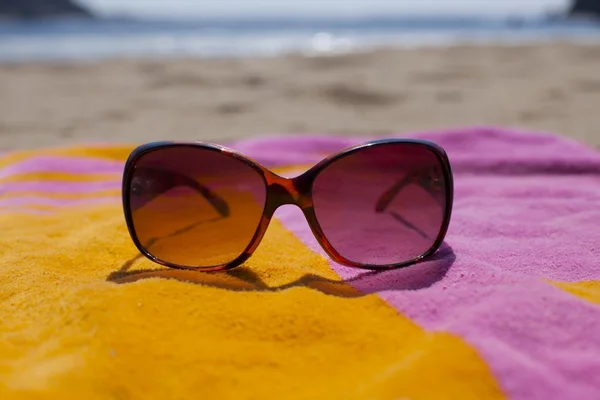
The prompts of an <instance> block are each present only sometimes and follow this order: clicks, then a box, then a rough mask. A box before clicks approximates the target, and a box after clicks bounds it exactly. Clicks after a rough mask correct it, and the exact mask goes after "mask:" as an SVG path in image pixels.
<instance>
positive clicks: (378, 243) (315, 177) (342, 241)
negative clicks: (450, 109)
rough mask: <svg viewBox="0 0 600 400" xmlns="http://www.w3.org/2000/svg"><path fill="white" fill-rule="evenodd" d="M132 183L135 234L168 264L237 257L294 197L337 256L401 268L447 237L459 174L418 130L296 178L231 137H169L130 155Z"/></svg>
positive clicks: (128, 211) (127, 190)
mask: <svg viewBox="0 0 600 400" xmlns="http://www.w3.org/2000/svg"><path fill="white" fill-rule="evenodd" d="M122 193H123V208H124V214H125V219H126V222H127V227H128V230H129V233H130V235H131V238H132V240H133V242H134V243H135V245H136V246H137V248H138V249H139V250H140V252H141V253H142V254H144V255H145V256H146V257H148V258H149V259H150V260H152V261H154V262H156V263H159V264H162V265H164V266H167V267H172V268H180V269H197V270H202V271H218V270H227V269H231V268H234V267H237V266H239V265H240V264H242V263H243V262H244V261H246V260H247V259H248V258H249V257H250V256H251V255H252V253H253V252H254V251H255V250H256V248H257V247H258V245H259V243H260V241H261V240H262V238H263V235H264V234H265V232H266V230H267V227H268V226H269V222H270V220H271V218H272V217H273V214H274V212H275V210H277V208H278V207H280V206H282V205H286V204H293V205H296V206H298V207H299V208H300V209H301V210H302V212H303V213H304V216H305V217H306V220H307V222H308V225H309V226H310V229H311V230H312V232H313V234H314V235H315V237H316V239H317V241H318V242H319V244H320V245H321V246H322V247H323V249H324V250H325V252H326V253H327V254H328V255H329V256H330V257H331V258H332V259H333V260H334V261H335V262H337V263H339V264H343V265H347V266H351V267H359V268H366V269H391V268H398V267H403V266H408V265H411V264H414V263H416V262H418V261H421V260H423V259H424V258H426V257H428V256H430V255H432V254H433V253H435V251H436V250H437V249H438V248H439V247H440V245H441V244H442V242H443V240H444V237H445V235H446V231H447V229H448V225H449V223H450V214H451V211H452V200H453V177H452V171H451V168H450V163H449V160H448V157H447V155H446V153H445V151H444V150H443V149H442V148H441V147H440V146H438V145H437V144H435V143H432V142H429V141H426V140H418V139H385V140H373V141H369V142H367V143H363V144H360V145H356V146H353V147H350V148H347V149H345V150H343V151H341V152H339V153H336V154H334V155H331V156H329V157H327V158H325V159H324V160H322V161H321V162H319V163H318V164H316V165H315V166H313V167H312V168H310V169H308V170H307V171H306V172H304V173H302V174H301V175H298V176H296V177H294V178H285V177H282V176H279V175H277V174H275V173H274V172H272V171H270V170H269V169H267V168H265V167H263V166H261V165H260V164H259V163H257V162H256V161H254V160H252V159H251V158H249V157H247V156H245V155H243V154H241V153H239V152H237V151H235V150H232V149H229V148H227V147H224V146H220V145H216V144H208V143H200V142H191V143H179V142H164V141H163V142H154V143H148V144H144V145H142V146H140V147H137V148H136V149H134V150H133V152H132V153H131V154H130V155H129V158H128V160H127V162H126V165H125V171H124V175H123V192H122Z"/></svg>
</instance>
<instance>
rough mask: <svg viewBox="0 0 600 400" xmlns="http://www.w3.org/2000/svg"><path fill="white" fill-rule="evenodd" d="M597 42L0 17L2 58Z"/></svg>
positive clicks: (570, 28) (395, 24) (446, 27)
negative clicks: (10, 18)
mask: <svg viewBox="0 0 600 400" xmlns="http://www.w3.org/2000/svg"><path fill="white" fill-rule="evenodd" d="M557 39H559V40H565V41H579V42H581V41H583V42H598V43H600V25H599V24H597V23H594V22H592V21H575V20H561V19H542V18H538V19H519V20H516V19H512V20H511V19H493V18H487V19H485V18H460V17H452V18H417V17H410V18H409V17H404V18H403V17H379V18H353V19H350V18H346V19H335V18H315V17H303V18H279V19H277V18H256V17H253V18H245V19H235V18H228V19H227V18H223V19H206V20H200V19H195V20H162V21H161V20H135V19H125V18H122V19H91V20H86V19H73V20H46V21H9V20H5V21H0V62H15V61H16V62H19V61H41V60H43V61H75V60H78V61H85V60H95V59H105V58H117V57H118V58H123V57H125V58H141V57H143V58H157V57H160V58H165V57H237V56H275V55H281V54H286V53H308V54H332V53H333V54H336V53H340V52H349V51H357V50H364V49H369V48H374V47H381V46H386V47H387V46H399V47H423V46H447V45H452V44H489V43H494V44H503V45H518V44H524V43H525V44H526V43H531V42H540V41H547V40H557Z"/></svg>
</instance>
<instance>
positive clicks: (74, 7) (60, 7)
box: [0, 0, 92, 19]
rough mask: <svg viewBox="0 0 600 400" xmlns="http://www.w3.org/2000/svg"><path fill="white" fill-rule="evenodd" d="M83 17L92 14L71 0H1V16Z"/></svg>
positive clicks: (33, 17) (31, 17) (28, 17)
mask: <svg viewBox="0 0 600 400" xmlns="http://www.w3.org/2000/svg"><path fill="white" fill-rule="evenodd" d="M55 17H79V18H81V17H83V18H91V17H92V14H91V13H90V12H89V11H88V10H87V9H85V8H84V7H82V6H80V5H78V4H76V3H74V2H73V1H71V0H0V18H23V19H38V18H55Z"/></svg>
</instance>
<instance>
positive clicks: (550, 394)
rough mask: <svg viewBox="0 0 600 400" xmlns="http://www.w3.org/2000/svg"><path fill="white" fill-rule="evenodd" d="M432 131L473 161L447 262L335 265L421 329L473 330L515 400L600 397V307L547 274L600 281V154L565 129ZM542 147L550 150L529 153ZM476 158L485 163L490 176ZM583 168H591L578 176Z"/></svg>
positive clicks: (460, 185) (296, 220)
mask: <svg viewBox="0 0 600 400" xmlns="http://www.w3.org/2000/svg"><path fill="white" fill-rule="evenodd" d="M432 139H434V140H435V141H437V142H439V143H442V144H444V143H445V144H446V145H445V147H446V148H447V150H448V151H449V154H450V157H451V159H452V160H458V161H457V162H456V165H457V166H458V167H459V168H457V169H458V170H459V171H461V167H463V169H462V172H458V173H456V174H455V179H456V192H455V197H456V202H455V208H454V214H453V220H452V224H451V228H450V231H449V232H448V236H447V244H446V246H445V248H444V249H443V250H442V251H441V252H440V253H439V254H438V255H437V256H436V259H434V260H431V261H427V262H425V263H422V264H420V265H418V266H413V267H410V268H406V269H402V270H395V271H387V272H382V273H379V274H365V273H364V271H361V270H355V269H351V268H347V267H342V266H339V265H336V264H333V263H332V268H333V269H334V270H335V271H336V272H337V273H338V274H339V275H340V276H341V277H342V278H344V279H348V280H351V281H349V283H350V284H351V285H353V286H354V287H356V288H357V289H358V290H360V291H362V292H364V293H377V294H378V295H379V296H381V297H382V298H383V299H384V300H386V301H387V302H388V304H390V305H391V306H393V307H395V308H396V309H397V310H398V311H399V312H401V313H402V314H404V315H407V316H408V317H410V318H411V319H413V320H414V321H415V322H417V323H418V324H420V325H421V326H423V327H425V328H427V329H430V330H438V331H448V332H451V333H454V334H457V335H459V336H461V337H463V338H464V339H465V340H466V341H467V342H468V343H470V344H471V345H472V346H474V347H475V348H476V349H477V350H478V351H479V353H480V354H481V355H482V357H483V358H484V359H485V360H486V361H487V363H488V364H489V365H490V367H491V369H492V372H493V373H494V376H495V377H496V378H497V379H498V381H499V383H500V385H501V387H502V389H503V391H504V392H505V393H506V394H507V395H508V396H509V397H510V398H515V399H531V398H539V399H554V398H594V397H595V396H597V393H598V392H599V391H600V335H598V332H600V307H597V306H594V305H592V304H590V303H588V302H586V301H583V300H580V299H579V298H577V297H574V296H572V295H570V294H568V293H566V292H563V291H561V290H559V289H556V288H554V287H553V286H551V285H550V284H547V283H545V282H544V281H543V280H542V279H541V278H542V277H543V278H547V279H553V280H564V281H578V280H599V279H600V266H599V264H598V259H600V246H599V245H598V243H600V230H599V229H598V226H600V209H598V207H597V205H598V199H600V181H599V180H598V179H599V177H600V169H595V168H596V167H595V166H596V165H600V154H598V153H597V152H594V151H592V150H590V149H587V148H585V147H583V146H581V145H579V144H577V143H574V142H571V141H568V140H562V139H560V138H557V137H553V136H547V135H537V134H526V133H518V132H506V133H505V134H502V133H499V132H498V131H496V130H494V131H492V132H491V133H490V134H487V133H486V132H481V131H463V132H462V133H457V132H451V133H449V134H448V135H443V134H439V135H432ZM536 152H537V153H538V154H544V157H541V156H534V157H533V160H532V161H529V160H527V154H534V153H536ZM502 154H504V155H505V156H506V157H505V158H504V159H503V158H502V157H501V155H502ZM488 157H489V159H490V162H489V163H487V164H486V162H485V160H486V159H487V158H488ZM536 159H537V161H535V160H536ZM519 163H520V164H521V167H519V169H515V170H511V168H512V166H514V165H515V164H519ZM468 165H480V166H483V167H485V171H486V172H485V174H486V175H480V173H481V171H480V170H477V169H475V170H469V168H467V167H466V166H468ZM495 170H496V171H499V172H497V173H496V174H494V171H495ZM517 170H518V171H520V173H521V174H524V175H521V176H518V175H517V174H516V173H513V172H514V171H517ZM581 170H584V171H585V172H586V174H588V175H587V176H586V175H581V174H572V175H568V174H569V173H570V172H572V171H581ZM506 171H511V173H510V174H509V175H507V174H506ZM544 171H546V172H545V173H544ZM534 175H535V176H534ZM277 216H278V218H279V219H280V220H282V221H283V223H284V225H285V226H286V227H288V228H289V229H290V230H292V231H293V232H294V233H295V234H296V235H297V236H298V237H299V238H300V239H301V240H302V241H303V242H304V243H306V244H307V245H308V246H309V247H310V248H312V249H314V250H315V251H317V252H319V253H320V254H324V252H323V251H322V250H321V248H320V247H319V246H318V245H317V243H316V241H315V239H314V237H313V235H312V233H311V232H310V230H309V229H308V226H307V223H306V221H305V219H304V217H303V216H302V214H301V213H300V212H299V211H298V210H296V209H294V208H293V207H289V206H286V207H283V208H282V209H280V210H279V211H278V214H277Z"/></svg>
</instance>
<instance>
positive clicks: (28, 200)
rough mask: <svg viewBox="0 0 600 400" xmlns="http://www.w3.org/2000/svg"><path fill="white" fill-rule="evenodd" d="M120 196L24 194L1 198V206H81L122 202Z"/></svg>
mask: <svg viewBox="0 0 600 400" xmlns="http://www.w3.org/2000/svg"><path fill="white" fill-rule="evenodd" d="M120 201H121V197H120V196H107V197H99V198H93V199H51V198H47V197H36V196H22V197H11V198H8V199H0V207H15V206H19V207H23V206H33V205H37V206H54V207H68V206H80V205H96V204H106V203H116V202H120Z"/></svg>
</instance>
